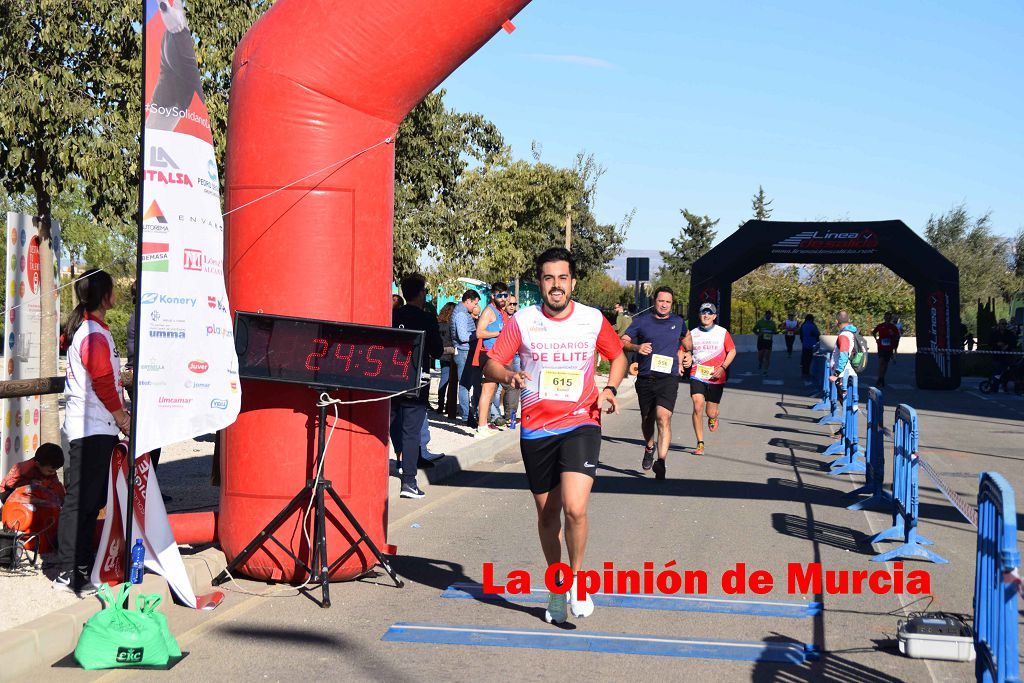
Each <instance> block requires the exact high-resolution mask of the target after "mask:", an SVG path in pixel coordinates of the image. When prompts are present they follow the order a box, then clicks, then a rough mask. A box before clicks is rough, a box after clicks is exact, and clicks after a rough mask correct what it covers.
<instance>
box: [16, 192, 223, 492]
mask: <svg viewBox="0 0 1024 683" xmlns="http://www.w3.org/2000/svg"><path fill="white" fill-rule="evenodd" d="M51 235H52V237H53V243H54V246H55V247H56V248H57V253H60V225H59V224H58V223H57V221H53V223H52V225H51ZM4 239H6V240H7V264H6V270H7V277H6V280H5V282H6V285H5V286H6V292H7V311H6V315H5V316H4V330H3V345H4V356H3V372H2V373H0V378H3V379H5V380H10V379H35V378H37V377H39V367H40V355H39V352H40V343H39V340H40V338H41V334H40V326H41V324H42V311H43V307H42V300H41V298H40V294H41V293H42V273H41V272H40V262H41V254H40V250H41V249H45V248H46V247H44V246H42V240H41V239H40V238H39V235H38V228H37V226H36V224H35V221H34V220H33V217H32V216H28V215H25V214H20V213H14V212H13V211H12V212H8V214H7V231H6V233H5V234H4ZM58 260H59V259H54V282H57V281H58V279H59V278H58V271H57V267H58V266H57V263H58ZM55 305H56V314H57V316H56V327H57V331H56V332H55V333H56V334H59V329H60V297H59V296H58V297H57V300H56V304H55ZM228 387H229V388H228V391H230V384H229V385H228ZM39 409H40V405H39V396H20V397H18V398H8V399H4V400H3V401H2V402H0V415H2V423H0V435H2V437H3V438H2V440H0V441H2V450H0V472H4V473H6V472H7V471H8V470H10V468H11V466H12V465H14V464H15V463H19V462H22V461H25V460H28V459H30V458H31V457H32V456H33V455H35V452H36V449H37V448H39V443H40V440H41V438H42V437H41V431H40V414H39Z"/></svg>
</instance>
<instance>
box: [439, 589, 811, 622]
mask: <svg viewBox="0 0 1024 683" xmlns="http://www.w3.org/2000/svg"><path fill="white" fill-rule="evenodd" d="M441 597H442V598H462V599H467V598H468V599H472V600H489V601H502V600H504V601H507V602H514V603H520V604H542V605H546V604H547V602H548V592H547V591H544V590H536V591H532V592H530V593H528V594H523V595H512V594H509V593H503V594H500V595H494V594H491V593H484V589H483V586H482V585H480V584H478V583H453V584H452V585H451V586H449V587H448V588H447V589H446V590H445V591H444V592H443V593H441ZM591 597H592V598H593V600H594V605H596V606H598V607H624V608H626V609H653V610H664V611H669V612H714V613H718V614H742V615H747V616H758V617H785V618H789V619H802V618H805V617H813V616H815V615H816V614H821V603H820V602H776V601H773V600H745V599H741V598H709V597H694V596H689V595H662V594H654V595H631V594H622V593H597V594H594V595H592V596H591Z"/></svg>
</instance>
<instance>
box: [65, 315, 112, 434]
mask: <svg viewBox="0 0 1024 683" xmlns="http://www.w3.org/2000/svg"><path fill="white" fill-rule="evenodd" d="M123 391H124V388H123V387H122V386H121V359H120V357H119V356H118V355H117V349H116V348H115V347H114V338H113V337H112V336H110V330H109V329H108V328H107V326H106V325H105V324H103V323H102V322H100V321H99V320H96V319H95V318H93V317H91V316H90V315H89V314H88V313H86V314H85V320H83V321H82V324H81V325H80V326H79V328H78V330H77V331H76V332H75V336H74V337H73V338H72V339H71V346H69V347H68V368H67V382H66V383H65V385H64V396H65V398H66V403H65V408H64V433H65V434H66V435H67V438H68V441H73V440H74V439H81V438H83V437H86V436H96V435H98V434H111V435H114V436H117V434H118V433H120V430H119V429H118V428H117V425H116V424H115V423H114V416H113V415H112V414H111V413H113V412H114V411H115V410H118V409H120V408H123V407H124V405H123V404H122V403H121V394H122V392H123Z"/></svg>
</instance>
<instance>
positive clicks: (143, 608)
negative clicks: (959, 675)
mask: <svg viewBox="0 0 1024 683" xmlns="http://www.w3.org/2000/svg"><path fill="white" fill-rule="evenodd" d="M161 600H162V598H161V597H160V596H159V595H157V594H156V593H153V594H152V595H140V596H138V597H136V598H135V609H137V610H139V611H140V612H142V614H143V616H146V617H148V618H149V619H151V620H153V621H154V622H155V623H156V625H157V627H158V628H159V629H160V633H161V635H163V637H164V642H165V643H166V644H167V654H168V655H170V656H171V657H180V656H181V648H180V647H178V641H177V640H175V639H174V636H172V635H171V629H169V628H168V627H167V616H166V615H164V613H163V612H157V611H156V608H157V606H158V605H159V604H160V601H161Z"/></svg>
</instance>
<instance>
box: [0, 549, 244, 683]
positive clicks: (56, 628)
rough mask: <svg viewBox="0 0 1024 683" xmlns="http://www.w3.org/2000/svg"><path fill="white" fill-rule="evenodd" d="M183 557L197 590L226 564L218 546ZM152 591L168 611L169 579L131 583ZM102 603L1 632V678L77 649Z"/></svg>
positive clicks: (136, 591)
mask: <svg viewBox="0 0 1024 683" xmlns="http://www.w3.org/2000/svg"><path fill="white" fill-rule="evenodd" d="M181 559H182V561H183V562H184V564H185V573H186V575H187V576H188V580H189V582H191V584H192V587H193V588H194V589H195V590H196V592H197V593H203V592H206V590H208V589H209V587H210V581H211V577H210V576H209V575H210V574H211V573H213V574H216V573H219V572H220V570H221V569H223V568H224V567H225V566H227V563H226V562H225V561H224V554H223V553H221V552H220V551H219V550H217V549H216V548H209V549H207V550H204V551H202V552H201V553H197V554H195V555H190V556H184V557H182V558H181ZM152 593H156V594H157V595H159V596H160V597H161V598H162V600H161V602H160V605H159V607H158V608H157V609H159V610H160V611H161V612H164V613H166V612H167V605H170V604H172V598H171V591H170V588H169V587H168V585H167V581H166V580H164V578H163V577H162V576H159V575H158V574H146V578H145V579H143V581H142V583H141V584H140V585H139V586H132V588H131V592H130V593H129V595H130V596H137V595H140V594H152ZM132 604H134V603H132ZM101 607H102V603H101V602H100V600H99V599H98V598H95V599H93V598H90V599H84V600H82V602H80V603H78V604H76V605H70V606H68V607H65V608H63V609H59V610H57V611H55V612H51V613H49V614H45V615H43V616H41V617H39V618H38V619H34V620H33V621H30V622H28V623H26V624H21V625H19V626H15V627H13V628H10V629H7V630H6V631H2V632H0V662H3V668H2V669H0V681H15V680H21V679H22V678H23V677H24V675H25V674H26V673H28V672H29V671H31V670H32V669H35V668H36V667H39V666H42V665H46V664H48V663H52V662H56V661H58V660H60V659H63V658H64V657H66V656H67V655H69V654H71V653H72V652H74V651H75V646H76V645H77V644H78V637H79V636H80V635H81V633H82V627H83V626H84V625H85V622H86V621H88V620H89V617H91V616H92V615H93V614H96V613H97V612H99V611H100V608H101Z"/></svg>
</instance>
